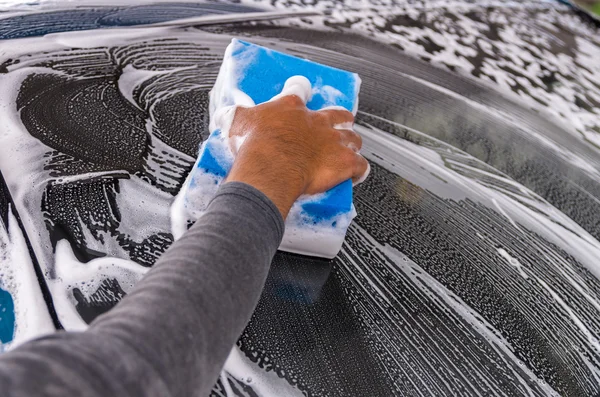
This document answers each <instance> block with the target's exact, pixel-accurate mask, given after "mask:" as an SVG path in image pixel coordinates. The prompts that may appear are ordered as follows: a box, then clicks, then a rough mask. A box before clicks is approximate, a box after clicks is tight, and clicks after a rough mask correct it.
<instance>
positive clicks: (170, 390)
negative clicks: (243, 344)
mask: <svg viewBox="0 0 600 397" xmlns="http://www.w3.org/2000/svg"><path fill="white" fill-rule="evenodd" d="M283 227H284V226H283V220H282V217H281V214H280V213H279V211H278V209H277V208H276V207H275V206H274V204H273V203H272V202H271V201H270V200H269V199H268V198H267V197H266V196H265V195H264V194H262V193H261V192H260V191H258V190H256V189H255V188H253V187H251V186H249V185H245V184H243V183H239V182H231V183H227V184H225V185H223V186H222V187H221V188H220V190H219V192H218V194H217V195H216V196H215V198H214V199H213V201H212V202H211V204H210V205H209V207H208V210H207V212H206V213H205V214H204V216H202V218H200V220H199V221H198V222H196V224H195V225H194V226H193V227H192V228H190V230H189V231H188V232H187V233H186V234H184V235H183V237H182V238H181V239H180V240H178V241H177V242H175V243H174V244H173V246H172V247H171V248H170V249H169V250H168V251H167V252H166V253H165V254H164V255H163V256H162V257H161V258H160V259H159V260H158V261H157V263H156V265H155V266H154V267H153V268H152V269H151V270H150V271H149V272H148V274H147V275H146V276H145V277H144V278H143V280H141V281H140V283H139V284H138V285H137V286H136V288H134V290H133V291H132V293H131V294H129V295H128V296H126V297H125V298H124V299H123V300H122V301H121V302H120V303H119V304H118V305H117V306H116V307H115V308H114V309H112V310H111V311H110V312H109V313H107V314H105V315H103V316H101V317H99V318H98V319H97V320H96V321H94V322H93V323H92V325H91V326H90V328H89V329H88V330H87V331H85V332H80V333H67V332H59V333H56V334H54V335H51V336H48V337H45V338H42V339H38V340H35V341H32V342H29V343H26V344H25V345H23V346H20V347H18V348H16V349H15V350H14V351H12V352H9V353H6V354H4V355H2V356H0V390H1V391H2V393H1V394H2V396H4V397H25V396H27V397H30V396H61V397H63V396H90V397H91V396H93V397H96V396H119V397H121V396H123V397H129V396H136V397H137V396H139V397H141V396H145V397H148V396H156V397H167V396H182V397H192V396H200V397H204V396H207V395H208V394H209V392H210V389H211V388H212V386H213V385H214V383H215V381H216V380H217V377H218V375H219V372H220V370H221V368H222V366H223V364H224V362H225V360H226V359H227V356H228V353H229V351H230V350H231V348H232V346H233V345H234V344H235V341H236V340H237V338H238V337H239V335H240V334H241V332H242V331H243V329H244V327H245V326H246V324H247V322H248V321H249V319H250V316H251V314H252V311H253V310H254V308H255V306H256V304H257V302H258V298H259V297H260V294H261V291H262V288H263V285H264V282H265V279H266V276H267V273H268V270H269V266H270V263H271V260H272V258H273V256H274V255H275V252H276V250H277V247H278V246H279V243H280V242H281V238H282V236H283Z"/></svg>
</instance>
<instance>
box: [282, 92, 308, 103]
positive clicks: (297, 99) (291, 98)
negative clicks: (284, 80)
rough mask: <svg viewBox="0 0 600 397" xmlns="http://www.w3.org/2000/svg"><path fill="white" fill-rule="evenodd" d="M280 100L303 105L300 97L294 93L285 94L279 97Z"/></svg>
mask: <svg viewBox="0 0 600 397" xmlns="http://www.w3.org/2000/svg"><path fill="white" fill-rule="evenodd" d="M281 100H282V101H283V102H285V103H287V104H289V105H292V106H300V105H304V102H303V101H302V99H301V98H300V97H299V96H298V95H296V94H291V95H286V96H284V97H283V98H281Z"/></svg>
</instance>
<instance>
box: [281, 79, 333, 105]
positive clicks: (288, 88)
mask: <svg viewBox="0 0 600 397" xmlns="http://www.w3.org/2000/svg"><path fill="white" fill-rule="evenodd" d="M338 92H339V91H338ZM288 95H296V96H297V97H298V98H300V99H301V100H302V102H303V103H304V104H306V103H307V102H308V101H310V99H311V98H312V96H313V90H312V88H311V85H310V81H308V79H307V78H306V77H304V76H292V77H290V78H289V79H287V80H286V82H285V84H284V85H283V89H282V90H281V93H280V94H278V95H275V96H274V97H273V98H271V101H276V100H278V99H279V98H282V97H285V96H288Z"/></svg>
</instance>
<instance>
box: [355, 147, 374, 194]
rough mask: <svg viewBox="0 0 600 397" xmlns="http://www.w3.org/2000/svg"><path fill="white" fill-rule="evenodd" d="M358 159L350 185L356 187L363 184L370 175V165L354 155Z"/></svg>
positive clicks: (362, 158) (365, 160) (361, 157)
mask: <svg viewBox="0 0 600 397" xmlns="http://www.w3.org/2000/svg"><path fill="white" fill-rule="evenodd" d="M356 155H357V156H358V157H359V159H358V160H357V162H356V165H355V167H354V176H353V177H352V185H353V186H356V185H358V184H359V183H363V182H364V181H365V179H367V177H368V176H369V174H370V173H371V164H369V162H368V161H367V159H365V158H364V157H363V156H361V155H360V154H358V153H357V154H356Z"/></svg>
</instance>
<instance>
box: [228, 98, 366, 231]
mask: <svg viewBox="0 0 600 397" xmlns="http://www.w3.org/2000/svg"><path fill="white" fill-rule="evenodd" d="M353 123H354V117H353V116H352V113H350V112H348V111H347V110H337V109H329V110H320V111H316V112H315V111H311V110H308V109H307V108H306V106H305V104H304V101H303V99H301V98H300V97H299V96H297V95H287V96H282V97H280V98H278V99H275V100H272V101H270V102H266V103H263V104H261V105H258V106H254V107H249V108H244V107H238V108H237V109H236V110H235V116H234V118H233V122H232V124H231V127H230V129H229V136H230V137H232V138H234V139H235V137H241V136H245V141H244V143H243V144H242V145H241V146H240V147H239V151H238V153H237V156H236V158H235V161H234V163H233V166H232V168H231V171H230V172H229V176H228V177H227V181H228V182H233V181H238V182H244V183H247V184H249V185H251V186H254V187H255V188H257V189H258V190H260V191H262V192H263V193H264V194H265V195H266V196H267V197H269V198H270V199H271V201H273V203H274V204H275V205H276V206H277V208H278V209H279V211H280V212H281V215H282V216H283V218H284V219H285V218H286V216H287V214H288V212H289V210H290V208H291V207H292V204H293V203H294V201H296V199H297V198H298V197H299V196H300V195H302V194H315V193H321V192H324V191H326V190H328V189H330V188H332V187H334V186H336V185H337V184H339V183H341V182H343V181H345V180H347V179H350V178H351V179H352V180H353V181H354V182H360V181H362V180H363V179H364V178H365V177H366V174H367V173H368V170H369V164H368V163H367V161H366V160H365V158H364V157H362V156H361V155H360V154H359V153H358V151H359V150H360V148H361V146H362V140H361V138H360V136H359V135H358V134H357V133H356V132H354V131H352V130H351V128H352V124H353ZM335 127H337V128H335ZM340 127H341V128H340Z"/></svg>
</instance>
